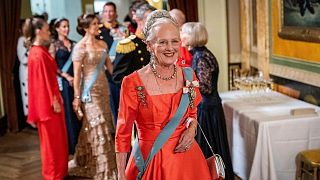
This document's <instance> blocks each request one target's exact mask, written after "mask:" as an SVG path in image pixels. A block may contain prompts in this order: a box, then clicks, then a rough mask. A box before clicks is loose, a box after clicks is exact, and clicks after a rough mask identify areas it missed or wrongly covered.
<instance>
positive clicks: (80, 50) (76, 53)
mask: <svg viewBox="0 0 320 180" xmlns="http://www.w3.org/2000/svg"><path fill="white" fill-rule="evenodd" d="M85 54H86V51H85V47H84V46H83V45H81V44H76V45H75V47H74V48H73V50H72V54H71V56H72V57H71V58H72V61H76V62H82V61H83V58H84V57H85Z"/></svg>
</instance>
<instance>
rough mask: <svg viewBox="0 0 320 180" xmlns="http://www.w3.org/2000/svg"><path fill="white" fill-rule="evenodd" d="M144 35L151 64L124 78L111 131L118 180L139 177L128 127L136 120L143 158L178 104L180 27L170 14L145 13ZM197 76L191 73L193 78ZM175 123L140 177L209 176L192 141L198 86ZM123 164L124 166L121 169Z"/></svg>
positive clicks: (185, 179)
mask: <svg viewBox="0 0 320 180" xmlns="http://www.w3.org/2000/svg"><path fill="white" fill-rule="evenodd" d="M144 35H145V37H146V42H147V47H148V49H149V51H150V53H151V55H152V56H151V63H150V65H147V66H145V67H144V68H142V69H140V70H138V71H135V72H134V73H132V74H131V75H129V76H127V77H125V78H124V80H123V83H122V86H123V87H122V88H121V96H120V109H119V116H118V122H117V131H116V153H117V154H116V156H117V166H118V179H120V180H124V179H127V180H131V179H132V180H135V179H136V178H137V176H138V173H139V171H138V168H137V166H136V162H135V158H134V155H133V154H131V156H130V159H129V161H128V164H127V166H126V157H127V153H128V152H129V151H130V142H131V132H132V127H133V124H134V123H135V124H136V127H137V130H138V137H139V147H140V149H141V153H142V156H143V159H146V158H147V156H148V153H149V151H150V149H151V147H152V145H153V143H154V142H155V139H156V138H157V136H158V135H159V133H160V132H161V131H162V130H163V128H164V127H165V126H166V125H167V123H168V122H169V121H170V119H171V118H172V117H173V116H174V114H175V113H176V111H177V108H178V105H179V103H180V100H181V97H182V94H183V86H184V83H185V79H184V76H183V69H182V68H181V67H180V66H176V65H175V62H176V60H177V58H178V52H179V48H180V37H179V28H178V26H177V24H176V22H175V21H174V20H173V19H172V18H171V16H170V15H169V13H168V12H167V11H164V10H157V11H154V12H152V13H151V14H149V16H148V18H147V21H146V24H145V28H144ZM194 81H196V77H195V75H194V74H193V81H192V82H194ZM195 93H196V97H195V99H194V101H193V104H192V105H191V104H190V106H188V108H187V110H186V113H184V115H183V117H182V118H181V120H180V122H179V125H178V126H177V128H176V129H175V131H174V132H173V134H172V135H171V136H170V138H169V139H168V140H167V141H166V142H165V144H164V145H163V146H162V148H161V149H160V150H159V151H158V152H157V153H156V155H155V156H154V157H153V158H152V159H151V161H150V163H149V165H148V166H147V168H146V171H145V172H144V175H143V176H142V179H148V180H149V179H161V180H166V179H170V180H171V179H183V180H188V179H190V180H191V179H192V180H194V179H204V180H208V179H210V178H211V177H210V172H209V169H208V167H207V163H206V160H205V158H204V155H203V154H202V152H201V149H200V148H199V146H198V144H197V143H196V142H195V140H194V136H195V134H196V128H197V121H196V117H197V109H196V107H197V105H198V104H199V102H200V101H201V95H200V92H199V88H197V87H195ZM125 169H126V170H125Z"/></svg>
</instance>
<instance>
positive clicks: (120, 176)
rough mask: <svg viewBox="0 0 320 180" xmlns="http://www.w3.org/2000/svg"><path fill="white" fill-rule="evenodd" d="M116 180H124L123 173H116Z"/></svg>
mask: <svg viewBox="0 0 320 180" xmlns="http://www.w3.org/2000/svg"><path fill="white" fill-rule="evenodd" d="M118 180H126V175H125V173H124V172H122V173H118Z"/></svg>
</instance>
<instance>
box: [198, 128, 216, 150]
mask: <svg viewBox="0 0 320 180" xmlns="http://www.w3.org/2000/svg"><path fill="white" fill-rule="evenodd" d="M198 127H199V129H200V131H201V133H202V135H203V137H204V139H205V140H206V142H207V144H208V146H209V148H210V150H211V152H212V155H215V153H214V152H213V148H212V146H211V145H210V143H209V141H208V139H207V136H206V135H205V134H204V132H203V130H202V128H201V126H200V124H199V123H198Z"/></svg>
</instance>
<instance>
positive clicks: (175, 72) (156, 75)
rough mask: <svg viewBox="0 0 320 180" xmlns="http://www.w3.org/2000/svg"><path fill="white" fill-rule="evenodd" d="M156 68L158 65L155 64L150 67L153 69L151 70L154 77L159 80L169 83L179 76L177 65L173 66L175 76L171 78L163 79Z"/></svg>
mask: <svg viewBox="0 0 320 180" xmlns="http://www.w3.org/2000/svg"><path fill="white" fill-rule="evenodd" d="M155 66H156V65H155V64H154V63H150V67H151V70H152V72H153V74H154V76H155V77H157V78H159V79H162V80H165V81H169V80H171V79H174V78H175V77H176V75H177V67H176V65H175V64H174V65H173V74H172V75H171V76H170V77H161V75H160V74H159V73H158V72H157V71H156V68H155Z"/></svg>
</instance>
